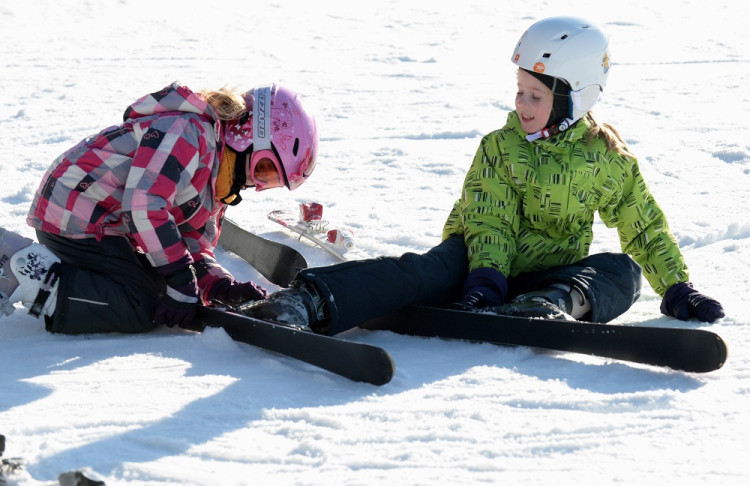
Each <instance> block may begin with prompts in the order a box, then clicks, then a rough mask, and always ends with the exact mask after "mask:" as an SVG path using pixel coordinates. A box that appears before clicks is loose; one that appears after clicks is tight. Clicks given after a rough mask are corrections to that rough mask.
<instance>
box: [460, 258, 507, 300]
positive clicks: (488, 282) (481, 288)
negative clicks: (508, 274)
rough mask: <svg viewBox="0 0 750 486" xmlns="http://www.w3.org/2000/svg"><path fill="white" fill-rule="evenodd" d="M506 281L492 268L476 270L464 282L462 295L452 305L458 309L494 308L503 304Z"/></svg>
mask: <svg viewBox="0 0 750 486" xmlns="http://www.w3.org/2000/svg"><path fill="white" fill-rule="evenodd" d="M507 291H508V280H507V279H506V278H505V276H504V275H503V274H502V273H500V272H498V271H497V270H495V269H494V268H477V269H476V270H473V271H472V272H471V273H469V276H468V277H466V280H465V281H464V295H463V297H462V298H461V300H460V301H459V302H458V303H457V304H455V305H454V307H455V308H458V309H461V308H463V309H472V308H474V309H478V308H481V307H495V306H498V305H502V304H503V303H504V302H505V294H506V293H507Z"/></svg>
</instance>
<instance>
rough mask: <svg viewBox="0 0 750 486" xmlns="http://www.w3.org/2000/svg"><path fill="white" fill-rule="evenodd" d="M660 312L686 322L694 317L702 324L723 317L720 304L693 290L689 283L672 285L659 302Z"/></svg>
mask: <svg viewBox="0 0 750 486" xmlns="http://www.w3.org/2000/svg"><path fill="white" fill-rule="evenodd" d="M661 312H662V313H663V314H664V315H667V316H672V317H676V318H677V319H679V320H681V321H687V320H688V319H690V318H691V317H696V318H697V319H698V320H700V321H703V322H714V321H715V320H716V319H719V318H721V317H724V309H723V308H722V307H721V304H720V303H719V302H718V301H717V300H715V299H712V298H711V297H708V296H707V295H703V294H701V293H700V292H698V291H697V290H695V289H694V288H693V284H692V283H690V282H683V283H678V284H674V285H672V286H671V287H669V289H668V290H667V292H666V293H665V294H664V298H663V299H662V301H661Z"/></svg>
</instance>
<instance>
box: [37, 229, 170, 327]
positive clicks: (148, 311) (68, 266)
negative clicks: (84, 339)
mask: <svg viewBox="0 0 750 486" xmlns="http://www.w3.org/2000/svg"><path fill="white" fill-rule="evenodd" d="M37 238H38V240H39V242H40V243H41V244H43V245H44V246H46V247H47V248H49V249H50V251H52V253H54V254H55V255H57V256H58V257H59V258H60V260H61V262H62V263H61V269H60V280H59V282H58V287H57V304H56V307H55V312H54V315H53V316H52V317H51V318H47V319H46V321H47V322H46V324H47V330H48V331H50V332H59V333H65V334H82V333H101V332H123V333H138V332H146V331H150V330H152V329H154V327H155V325H154V324H153V316H154V311H155V309H156V306H157V304H158V303H159V300H160V296H159V290H158V289H159V284H158V282H159V277H158V276H157V274H156V273H155V272H153V271H152V270H151V266H150V265H149V264H148V263H147V262H145V261H143V260H142V257H141V256H139V254H137V253H136V252H135V251H133V247H132V246H131V244H130V243H129V242H128V241H127V240H126V239H125V238H122V237H119V236H105V237H103V238H102V239H101V241H97V240H95V239H93V238H89V239H80V240H73V239H69V238H63V237H60V236H56V235H53V234H50V233H45V232H43V231H37Z"/></svg>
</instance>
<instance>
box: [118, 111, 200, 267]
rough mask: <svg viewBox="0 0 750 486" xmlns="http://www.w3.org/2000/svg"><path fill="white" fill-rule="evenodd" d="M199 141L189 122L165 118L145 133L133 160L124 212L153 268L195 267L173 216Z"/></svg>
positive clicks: (194, 164)
mask: <svg viewBox="0 0 750 486" xmlns="http://www.w3.org/2000/svg"><path fill="white" fill-rule="evenodd" d="M136 133H137V132H136ZM199 137H200V134H199V133H198V130H197V128H196V127H195V126H194V125H192V124H190V123H189V121H188V120H187V119H186V117H179V116H174V117H162V118H160V119H157V120H156V121H155V122H153V123H152V124H151V125H150V126H149V127H148V128H147V129H146V130H145V131H144V132H142V136H141V138H140V141H139V145H138V148H137V149H136V151H135V154H134V156H133V161H132V165H131V168H130V172H129V174H128V177H127V180H126V183H125V189H124V193H123V208H122V212H123V215H124V217H125V218H126V223H127V224H128V227H129V230H130V236H131V237H132V238H133V240H134V241H135V242H136V244H137V245H138V246H139V247H140V248H141V249H142V250H143V251H144V253H145V254H146V257H147V258H148V260H149V262H150V263H151V265H153V266H154V267H161V266H164V265H168V264H170V263H173V262H177V261H181V260H185V259H187V261H189V262H190V263H192V257H191V256H190V252H189V251H188V248H187V246H186V244H185V242H184V241H183V238H182V235H181V234H180V232H179V230H178V228H177V225H176V224H175V221H174V218H173V217H172V215H171V214H170V210H171V209H172V207H173V205H174V204H175V195H176V193H177V191H178V189H179V187H180V185H181V184H185V183H189V182H190V180H191V178H192V175H193V173H194V172H195V170H196V168H197V166H198V160H199V155H200V154H199V150H198V147H199V146H200V145H199Z"/></svg>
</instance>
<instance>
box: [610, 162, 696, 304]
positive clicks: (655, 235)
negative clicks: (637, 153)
mask: <svg viewBox="0 0 750 486" xmlns="http://www.w3.org/2000/svg"><path fill="white" fill-rule="evenodd" d="M610 165H611V166H612V167H615V168H616V169H617V176H615V177H616V178H617V179H619V180H620V181H621V188H622V190H621V191H620V192H619V193H616V197H613V198H612V199H611V200H610V201H609V202H608V204H607V205H606V206H605V207H603V208H600V209H599V215H600V217H601V218H602V221H603V222H604V223H605V224H606V225H607V226H609V227H617V231H618V234H619V237H620V245H621V248H622V251H624V252H625V253H628V254H629V255H631V256H632V257H633V259H634V260H635V261H636V262H638V264H639V265H640V266H641V267H642V268H643V274H644V276H645V277H646V280H648V282H649V284H650V285H651V287H652V288H653V289H654V291H655V292H656V293H657V294H659V295H660V296H664V293H665V292H666V291H667V289H668V288H669V287H671V286H672V285H674V284H676V283H679V282H687V281H688V280H689V273H688V269H687V266H686V264H685V260H684V258H683V256H682V253H681V252H680V248H679V245H678V244H677V240H676V239H675V238H674V236H673V235H672V233H671V231H670V230H669V226H668V224H667V219H666V216H665V215H664V212H663V211H662V210H661V208H660V207H659V205H658V204H657V202H656V200H655V199H654V197H653V196H652V195H651V192H650V191H649V189H648V186H647V184H646V181H645V180H644V179H643V176H642V175H641V173H640V170H639V168H638V162H637V161H636V160H635V159H634V158H632V157H626V156H620V155H618V156H617V157H615V158H613V160H612V161H611V162H610ZM613 180H614V178H613Z"/></svg>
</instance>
